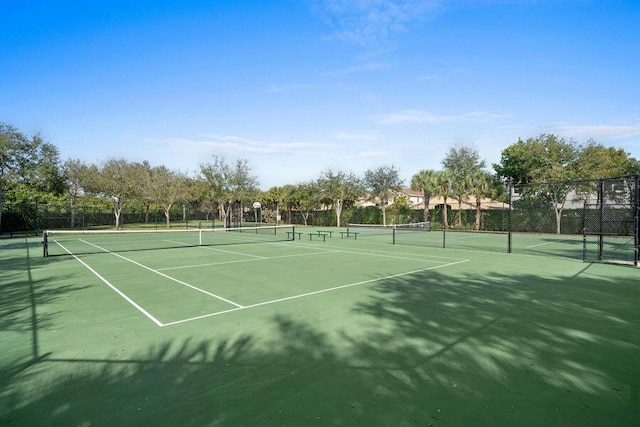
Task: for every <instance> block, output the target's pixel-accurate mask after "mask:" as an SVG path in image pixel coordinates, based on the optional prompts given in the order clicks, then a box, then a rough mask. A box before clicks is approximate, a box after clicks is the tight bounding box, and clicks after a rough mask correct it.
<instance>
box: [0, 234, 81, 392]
mask: <svg viewBox="0 0 640 427" xmlns="http://www.w3.org/2000/svg"><path fill="white" fill-rule="evenodd" d="M33 247H34V245H33V244H29V243H28V240H27V239H20V240H15V241H12V242H9V243H7V242H3V244H2V253H0V255H1V257H0V271H2V273H3V274H2V277H1V278H0V331H1V332H0V334H2V335H1V336H2V343H3V347H4V348H3V351H2V353H1V354H0V384H9V383H11V382H12V381H13V379H14V377H16V376H17V375H20V374H21V373H22V372H23V371H24V370H25V369H27V368H28V367H30V366H32V365H33V364H35V363H37V362H38V361H40V360H41V358H42V356H43V355H42V354H41V352H40V349H39V348H38V343H39V339H38V333H39V330H41V329H43V328H49V327H51V325H52V324H53V319H54V318H55V317H56V316H57V315H58V313H56V312H54V311H51V310H49V311H47V312H41V311H39V310H38V307H39V306H45V305H50V304H53V303H55V302H56V301H57V300H59V299H60V298H63V297H65V295H67V294H68V293H70V292H74V291H77V290H80V289H83V288H84V286H77V285H70V284H66V283H67V281H68V279H70V276H64V275H59V276H53V277H52V276H47V278H46V279H35V278H34V274H33V273H34V268H38V267H37V265H35V266H34V262H33V259H32V257H31V256H30V254H31V253H32V249H33ZM10 249H11V250H10ZM25 254H26V256H25ZM36 264H37V263H36ZM52 281H54V282H57V283H58V284H57V285H52ZM60 283H62V284H60Z"/></svg>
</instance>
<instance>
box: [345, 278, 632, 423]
mask: <svg viewBox="0 0 640 427" xmlns="http://www.w3.org/2000/svg"><path fill="white" fill-rule="evenodd" d="M587 268H588V267H587ZM633 282H634V284H635V285H637V286H633V284H631V285H632V286H629V285H630V283H621V282H620V281H617V280H615V279H611V278H608V277H600V278H593V277H588V278H585V277H582V276H581V275H580V274H577V275H576V276H574V277H573V278H570V280H559V279H557V278H556V279H551V278H550V279H544V278H542V277H540V276H536V275H528V274H520V275H513V274H510V275H507V274H495V273H494V274H492V275H491V276H486V275H482V274H473V273H468V274H465V275H463V276H456V277H451V276H447V275H444V274H440V273H438V272H427V273H425V274H419V275H413V276H411V277H399V278H395V279H392V280H387V281H384V282H383V283H381V284H380V286H379V287H378V289H379V290H380V292H379V293H378V294H377V295H376V296H373V297H371V298H369V299H367V300H366V301H363V302H360V303H358V304H357V308H356V310H357V311H358V312H360V313H362V314H364V315H366V316H369V317H371V318H375V319H377V320H378V325H377V326H378V328H379V330H378V331H377V332H371V333H369V334H367V336H366V339H367V340H369V342H362V340H361V339H358V338H355V339H353V338H351V337H350V336H349V334H345V336H344V338H345V339H346V340H352V342H353V346H352V347H353V349H354V354H353V356H352V357H354V358H356V359H364V360H369V361H370V360H371V359H374V358H375V359H376V360H378V361H379V362H381V363H382V365H381V366H386V367H385V368H384V369H380V370H374V372H375V373H376V376H377V381H378V382H379V383H380V384H393V383H394V381H395V384H396V387H394V388H393V390H394V394H395V395H396V396H397V397H398V398H399V399H406V400H407V401H413V402H416V401H422V402H425V405H428V406H432V407H433V410H436V407H437V410H438V411H439V413H440V414H441V415H440V416H438V417H437V418H438V419H439V420H440V421H444V420H448V422H450V423H452V425H461V424H470V422H469V420H475V422H476V423H477V424H480V425H515V424H518V425H527V424H528V425H603V424H607V425H630V424H633V423H638V422H640V402H639V400H640V390H639V388H640V387H639V386H640V334H638V333H637V331H638V328H639V327H640V314H639V313H638V309H637V307H638V302H639V301H640V280H638V279H634V280H633ZM380 343H384V345H380ZM372 355H375V356H372ZM427 402H428V403H427ZM406 409H407V410H406V413H415V417H416V418H421V419H424V417H419V415H420V414H423V413H424V409H425V407H420V406H419V405H415V406H412V407H409V408H406ZM432 413H433V411H432ZM516 414H519V415H516ZM524 414H527V415H526V416H524ZM432 416H433V415H432ZM465 420H466V422H465Z"/></svg>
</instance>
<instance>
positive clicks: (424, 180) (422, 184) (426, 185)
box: [411, 169, 438, 222]
mask: <svg viewBox="0 0 640 427" xmlns="http://www.w3.org/2000/svg"><path fill="white" fill-rule="evenodd" d="M436 176H437V172H436V171H434V170H431V169H423V170H421V171H420V172H418V173H417V174H415V175H414V176H413V177H412V178H411V189H412V190H414V191H418V190H422V194H423V196H424V222H429V202H430V199H431V196H433V195H434V194H435V193H436V192H437V191H438V182H437V180H436Z"/></svg>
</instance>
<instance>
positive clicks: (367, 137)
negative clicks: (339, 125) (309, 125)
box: [335, 131, 380, 142]
mask: <svg viewBox="0 0 640 427" xmlns="http://www.w3.org/2000/svg"><path fill="white" fill-rule="evenodd" d="M335 135H336V138H337V139H339V140H343V141H364V142H371V141H376V140H378V139H379V138H380V137H379V135H378V134H377V132H368V131H365V132H349V131H338V132H336V134H335Z"/></svg>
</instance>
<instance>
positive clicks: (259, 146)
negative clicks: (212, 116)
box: [158, 135, 333, 156]
mask: <svg viewBox="0 0 640 427" xmlns="http://www.w3.org/2000/svg"><path fill="white" fill-rule="evenodd" d="M158 142H160V143H161V144H163V145H165V146H168V147H173V148H177V149H180V150H189V151H192V152H194V151H195V152H220V151H222V152H224V153H228V154H240V155H244V154H252V153H256V154H296V155H307V156H308V155H314V154H315V153H323V152H325V151H327V150H329V149H331V148H332V147H333V145H332V144H326V143H313V142H281V141H280V142H265V141H258V140H252V139H249V138H244V137H241V136H235V135H204V139H198V140H196V139H185V138H165V139H162V140H159V141H158Z"/></svg>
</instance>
